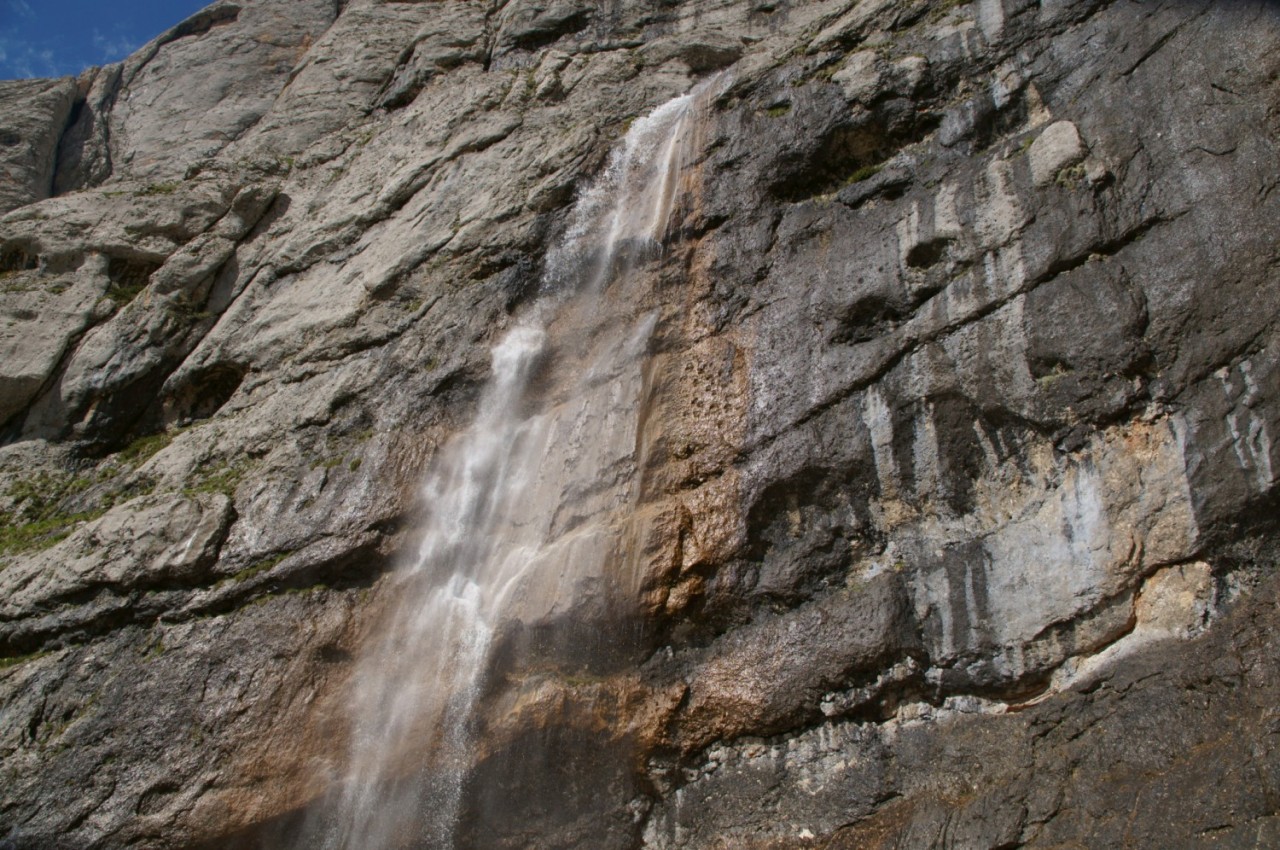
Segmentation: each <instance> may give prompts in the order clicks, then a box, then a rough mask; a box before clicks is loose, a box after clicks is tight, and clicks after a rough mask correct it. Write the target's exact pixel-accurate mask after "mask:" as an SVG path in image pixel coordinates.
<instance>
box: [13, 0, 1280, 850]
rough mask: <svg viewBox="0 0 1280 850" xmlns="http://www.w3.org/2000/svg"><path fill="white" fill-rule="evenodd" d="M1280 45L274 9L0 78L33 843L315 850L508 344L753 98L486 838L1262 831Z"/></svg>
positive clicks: (16, 542) (888, 22) (1105, 24)
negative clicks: (652, 183)
mask: <svg viewBox="0 0 1280 850" xmlns="http://www.w3.org/2000/svg"><path fill="white" fill-rule="evenodd" d="M1278 44H1280V14H1278V13H1277V11H1276V9H1275V7H1274V5H1273V4H1269V3H1264V2H1243V0H1242V2H1237V3H1208V2H1190V0H1188V2H1164V3H1144V4H1135V3H1124V2H1114V3H1113V2H1103V0H1059V2H1053V3H1049V2H1044V3H1030V2H1023V0H975V2H971V3H959V4H956V3H941V2H938V3H928V2H918V3H912V2H892V1H891V0H861V2H848V1H847V0H822V2H813V3H788V2H781V3H746V2H733V1H732V0H699V2H686V3H661V4H653V3H641V2H622V3H615V4H606V5H602V4H585V3H578V2H559V3H526V2H522V0H510V2H505V3H502V2H499V3H493V4H489V3H484V4H477V3H470V2H442V3H405V2H396V3H376V2H365V0H351V2H347V3H340V4H334V3H330V2H307V3H294V2H290V3H284V2H281V0H244V1H243V2H236V3H225V2H224V3H217V4H214V5H213V6H211V7H209V8H208V9H206V10H205V11H204V12H202V13H200V14H199V15H197V16H196V17H194V18H192V19H191V20H190V21H188V22H186V23H184V24H182V25H180V26H179V27H177V28H175V29H174V30H172V31H170V32H169V33H166V34H165V35H163V36H161V37H160V38H159V39H157V40H156V41H155V42H153V43H152V44H151V45H148V46H147V47H145V48H143V50H142V51H140V52H139V53H138V54H137V55H135V56H134V57H132V58H130V59H129V60H126V62H124V63H122V64H121V65H118V66H112V67H108V68H103V69H97V70H94V71H91V72H88V73H86V75H84V76H83V77H82V78H81V79H80V80H78V81H72V80H63V81H40V82H21V83H17V82H12V83H11V82H6V83H0V115H2V116H3V118H0V160H2V161H3V167H4V168H5V169H6V171H7V173H8V174H9V175H10V178H11V179H10V180H8V182H6V183H5V184H4V187H3V189H2V190H0V207H3V208H4V209H6V210H7V212H6V214H5V215H4V216H3V217H0V428H2V429H3V432H2V436H3V446H0V524H2V527H3V529H4V530H3V537H0V656H3V659H2V660H0V665H2V666H0V764H2V766H0V789H2V790H0V846H12V847H15V848H33V849H34V848H62V847H66V848H71V847H75V848H88V847H95V848H98V847H100V848H115V847H155V848H164V847H174V848H177V847H206V846H207V847H279V846H283V842H284V840H285V839H284V838H282V836H286V835H288V834H290V830H291V829H293V828H294V827H295V826H296V824H297V818H299V817H300V816H301V815H300V814H299V813H300V812H302V811H303V810H304V807H305V806H306V805H307V804H308V803H309V802H310V801H312V800H315V799H317V798H319V797H321V796H322V795H323V794H324V793H325V791H326V789H327V787H328V786H329V784H330V783H331V782H332V781H334V779H335V777H336V776H337V775H339V774H340V771H341V767H342V760H343V758H344V752H345V747H346V738H345V736H346V722H347V721H346V718H345V707H346V705H347V697H346V693H347V692H346V688H347V685H348V682H349V679H350V676H351V673H352V671H353V669H354V668H355V666H356V664H357V663H358V659H359V657H360V656H359V651H360V647H361V645H362V644H363V643H364V642H365V640H366V639H365V634H366V632H367V631H368V630H369V629H372V628H376V626H377V612H378V611H379V610H380V609H381V608H382V607H385V603H386V599H385V598H383V597H384V595H385V594H386V593H387V592H388V591H387V585H388V583H387V582H386V581H385V574H386V572H387V571H388V570H389V569H391V568H392V567H394V565H395V564H396V563H397V562H398V560H399V559H401V558H403V557H404V556H405V555H404V553H406V552H410V551H412V548H413V546H414V544H415V542H416V538H415V531H416V529H417V528H418V527H419V523H418V518H419V517H421V516H422V514H423V512H424V511H430V509H431V505H430V504H429V503H424V500H423V499H422V497H421V496H420V494H419V493H418V489H417V488H418V484H419V482H420V481H421V479H422V477H423V473H424V470H426V469H427V468H428V466H429V465H430V463H431V460H432V458H433V457H434V456H435V455H436V453H437V451H438V448H439V447H440V446H441V445H442V444H443V442H444V441H445V440H447V439H448V438H449V436H450V435H452V434H454V433H457V432H458V431H459V430H460V429H461V428H462V427H464V426H465V425H466V423H467V422H468V421H469V419H470V418H471V415H472V413H473V411H474V407H475V404H476V400H477V397H478V394H479V388H480V386H481V384H482V383H483V381H484V380H485V377H486V374H487V371H488V348H489V346H490V345H491V344H492V343H493V342H495V341H496V340H497V339H498V338H499V336H500V335H501V333H502V332H503V331H504V330H505V329H506V328H508V327H510V326H511V324H512V323H513V322H514V321H516V320H517V318H518V316H519V315H520V313H521V311H522V310H525V309H528V307H529V305H530V304H531V303H532V302H534V301H535V300H537V298H538V297H539V296H540V294H541V293H540V292H539V291H538V290H539V286H540V284H539V281H540V280H542V279H543V277H542V272H543V268H544V265H545V263H546V255H547V252H548V250H549V249H550V248H551V246H552V245H554V244H555V243H556V241H557V239H558V238H559V237H560V235H561V234H562V233H563V232H564V230H565V228H566V227H567V226H568V225H569V222H568V221H567V214H568V211H569V208H570V205H571V204H572V202H573V200H574V197H575V193H576V192H577V191H578V190H579V188H580V187H581V186H582V185H583V184H584V181H586V180H587V179H589V178H590V177H591V176H592V175H593V174H595V173H597V172H598V171H599V170H600V169H601V168H602V167H603V165H604V163H605V161H606V157H607V154H608V151H609V149H610V147H611V146H612V145H613V144H614V143H615V142H616V141H617V140H618V139H619V138H620V137H621V136H622V134H623V133H624V131H625V128H626V126H627V125H628V124H629V122H631V121H632V120H634V119H635V118H637V117H638V116H641V115H643V114H645V113H647V112H648V111H649V110H650V109H652V108H653V107H654V106H656V105H658V104H660V103H662V102H663V101H665V100H667V99H669V98H670V97H673V96H675V95H677V94H681V93H684V92H685V91H687V90H688V89H689V88H690V86H691V85H692V84H693V83H694V82H695V81H696V80H699V79H706V78H708V77H711V76H712V75H714V74H717V73H719V74H722V76H720V77H718V78H716V81H715V82H716V86H717V89H716V95H715V96H714V97H713V98H712V99H711V102H710V105H709V106H708V107H707V110H706V112H705V114H704V115H703V116H702V118H701V122H700V127H699V133H698V144H697V146H696V153H695V155H694V157H693V161H692V162H691V163H690V165H689V171H688V172H687V174H686V177H685V178H684V180H683V181H682V186H681V191H682V192H683V193H684V200H683V201H682V203H681V204H680V205H679V209H680V214H679V216H678V220H676V221H674V222H672V226H671V233H672V237H671V239H670V240H669V244H668V246H667V248H666V250H665V251H663V252H660V253H656V252H655V253H654V255H653V256H647V255H646V256H644V257H642V258H641V259H642V260H643V262H641V263H640V264H639V265H640V267H641V272H640V273H639V278H640V282H639V284H638V285H637V286H635V287H633V288H631V289H628V290H627V292H628V295H627V299H626V300H617V299H618V297H619V296H618V295H617V294H616V293H615V295H614V296H612V297H614V298H615V300H614V301H608V298H609V297H610V296H608V294H606V302H607V303H608V305H609V306H608V309H610V310H612V311H615V312H616V313H617V314H618V316H619V319H618V321H619V323H620V324H619V326H621V323H624V322H625V321H626V320H627V317H628V316H631V317H633V318H635V319H637V320H639V319H641V318H644V319H646V320H648V321H652V322H653V331H652V333H653V336H652V341H651V343H650V344H649V346H648V349H647V350H646V352H645V353H644V355H643V357H642V358H640V361H639V362H638V363H637V368H636V369H635V373H634V374H632V373H631V372H628V377H627V380H628V381H630V382H632V383H634V384H635V385H636V386H638V387H639V388H640V390H639V391H638V392H637V393H635V395H638V397H640V398H641V399H642V403H641V409H640V410H639V411H637V410H635V409H633V407H631V406H627V407H626V408H625V409H624V408H623V407H622V406H620V407H619V409H618V410H617V411H616V416H615V417H614V419H616V420H618V421H619V422H625V423H626V424H625V427H621V429H620V430H619V432H618V433H619V434H623V435H625V436H626V439H625V440H624V439H621V438H620V439H619V441H618V444H617V445H615V446H611V448H610V451H612V452H614V453H615V455H616V457H615V456H611V459H610V461H609V464H610V467H609V468H610V469H611V470H614V471H616V470H618V469H635V470H638V472H637V475H638V476H639V478H638V484H637V490H638V492H639V494H640V495H639V497H638V504H637V505H635V506H634V507H628V508H627V509H626V510H625V511H622V510H621V509H616V508H615V507H613V506H611V504H610V503H608V501H607V500H606V499H603V498H602V497H601V495H600V493H599V492H592V491H584V492H583V493H581V494H572V493H562V494H559V497H562V498H564V499H565V500H566V505H567V507H566V508H565V510H564V511H563V512H562V513H563V515H562V516H560V517H558V519H557V522H559V523H561V525H562V528H563V531H564V533H565V535H566V539H571V538H572V534H571V532H573V531H574V530H575V529H577V528H578V525H579V524H581V523H584V522H586V520H585V519H584V518H590V519H591V522H592V523H597V524H598V525H599V526H600V527H601V528H606V529H608V530H609V533H610V534H613V535H614V538H611V539H616V540H617V541H621V542H620V543H619V544H618V546H617V547H616V555H615V556H614V557H613V558H612V560H610V561H609V562H608V563H609V568H608V570H607V571H606V572H605V574H604V575H601V576H599V577H596V578H594V579H593V583H592V584H591V586H590V587H584V588H583V589H582V591H583V592H582V593H581V595H580V601H579V602H578V604H577V605H576V607H571V608H569V609H568V610H563V609H561V608H554V609H553V610H551V611H549V612H548V611H547V610H545V608H543V609H540V608H539V606H538V604H537V600H536V599H533V600H531V601H530V602H529V603H528V606H527V608H528V610H530V611H538V612H539V613H537V614H531V615H529V617H530V619H529V620H527V621H521V622H512V623H511V624H509V625H508V626H507V628H506V630H505V631H504V632H503V633H502V634H501V635H500V636H499V639H498V640H497V642H496V645H497V646H498V647H499V650H498V651H496V652H495V653H494V655H493V658H492V660H491V669H490V670H489V673H488V677H487V680H486V685H485V689H484V693H483V696H482V700H481V710H480V712H479V714H478V716H477V717H476V719H475V724H476V727H477V729H478V730H479V737H478V740H479V741H480V745H479V746H478V747H477V752H476V753H475V759H476V761H475V764H474V766H473V767H472V769H471V771H470V773H469V778H468V781H467V784H466V787H465V789H464V799H463V816H462V821H461V824H460V827H459V832H458V836H457V844H458V846H460V847H477V848H480V847H484V848H494V847H544V848H553V847H566V848H567V847H600V848H613V847H617V848H635V847H652V848H668V847H670V848H675V847H680V848H702V847H705V848H714V847H735V848H779V850H780V848H818V847H821V848H833V850H834V848H852V847H859V848H861V847H886V848H887V847H957V848H960V847H1021V846H1028V847H1039V846H1044V847H1051V846H1086V845H1088V846H1101V845H1105V846H1143V847H1177V846H1186V847H1193V846H1195V847H1200V846H1221V847H1255V846H1268V845H1270V844H1273V843H1276V842H1280V821H1277V814H1276V806H1275V802H1274V801H1275V800H1276V799H1277V793H1278V792H1280V789H1278V788H1277V782H1280V777H1278V776H1277V769H1276V765H1277V764H1280V761H1278V760H1277V754H1276V753H1275V752H1274V749H1275V747H1274V742H1273V739H1274V738H1275V735H1274V732H1275V729H1274V727H1275V716H1274V715H1275V710H1274V705H1275V703H1276V696H1277V695H1276V694H1275V693H1274V690H1275V688H1276V684H1275V683H1276V682H1277V681H1280V670H1276V669H1275V668H1276V665H1277V660H1276V659H1277V658H1280V653H1278V652H1277V647H1276V646H1274V644H1275V640H1276V638H1275V636H1276V635H1277V634H1280V628H1278V627H1280V623H1276V622H1274V621H1275V620H1276V610H1275V599H1276V594H1277V586H1276V581H1275V578H1274V576H1273V573H1274V565H1275V563H1276V557H1277V552H1276V544H1275V540H1276V528H1275V517H1276V510H1277V490H1276V477H1277V476H1276V471H1275V470H1277V469H1280V457H1277V453H1276V449H1275V448H1274V447H1273V444H1272V441H1271V436H1270V434H1271V432H1272V431H1273V430H1275V429H1276V428H1278V427H1280V378H1278V376H1280V343H1277V340H1278V339H1280V335H1278V334H1277V328H1276V322H1277V309H1278V307H1280V289H1278V288H1277V282H1276V279H1275V274H1274V268H1275V264H1276V259H1277V257H1276V245H1277V227H1278V225H1277V222H1278V221H1280V215H1278V213H1280V210H1277V206H1276V205H1277V201H1276V199H1275V196H1274V192H1273V189H1274V187H1275V185H1276V183H1277V180H1278V179H1280V177H1278V174H1277V168H1276V162H1277V161H1278V160H1277V155H1276V149H1275V138H1276V132H1275V130H1276V110H1277V103H1280V100H1278V98H1280V93H1278V91H1277V84H1276V77H1277V72H1278V71H1280V59H1278V58H1277V57H1280V50H1277V49H1276V48H1277V45H1278ZM568 321H569V320H568V319H565V320H563V321H562V324H564V323H567V322H568ZM556 328H557V326H556V325H555V324H554V323H553V324H552V325H551V327H550V332H551V333H556ZM571 366H572V364H571V363H551V364H549V365H548V366H547V367H546V368H547V369H549V370H554V369H563V368H571ZM550 385H551V383H550V382H547V386H550ZM535 388H536V387H535ZM600 392H602V393H603V392H604V390H600ZM561 401H562V400H556V399H551V402H553V403H557V404H559V403H561ZM565 421H566V422H571V421H572V419H571V417H566V419H565ZM565 427H566V428H568V425H566V426H565ZM583 427H586V426H583ZM566 434H567V435H568V436H566V437H565V440H566V441H568V440H570V439H571V438H572V434H571V433H570V431H566ZM557 451H560V452H562V453H564V454H565V460H564V463H569V462H570V460H569V457H570V454H571V452H570V451H569V449H568V448H566V447H565V446H559V447H557ZM575 499H578V500H579V502H580V504H578V506H577V507H576V508H575V507H573V502H574V500H575ZM563 551H564V552H566V553H568V554H566V557H573V554H572V553H573V551H574V550H573V548H572V546H569V545H567V544H566V548H565V549H564V550H563ZM516 800H518V801H519V804H518V805H517V804H514V803H513V802H512V801H516ZM1171 813H1176V815H1172V816H1171Z"/></svg>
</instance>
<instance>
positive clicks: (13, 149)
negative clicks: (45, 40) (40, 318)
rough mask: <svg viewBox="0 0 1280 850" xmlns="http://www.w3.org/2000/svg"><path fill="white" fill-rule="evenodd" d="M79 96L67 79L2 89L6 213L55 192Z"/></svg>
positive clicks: (0, 200)
mask: <svg viewBox="0 0 1280 850" xmlns="http://www.w3.org/2000/svg"><path fill="white" fill-rule="evenodd" d="M76 94H77V92H76V86H75V81H74V80H71V79H66V78H64V79H61V80H14V81H8V82H5V83H3V84H0V115H3V116H4V117H3V118H0V169H3V171H4V175H5V177H4V182H3V184H0V214H3V213H6V212H8V211H9V210H11V209H14V208H15V207H21V206H25V205H26V204H30V203H33V202H34V201H39V200H43V199H44V198H47V197H49V195H50V194H51V193H52V191H53V177H54V165H55V164H56V162H57V158H58V140H59V139H60V138H61V137H62V131H63V128H64V127H65V126H66V123H67V117H68V116H69V115H70V114H71V107H72V105H73V104H74V103H75V98H76ZM6 271H7V269H6Z"/></svg>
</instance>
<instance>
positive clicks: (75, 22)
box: [0, 0, 212, 80]
mask: <svg viewBox="0 0 1280 850" xmlns="http://www.w3.org/2000/svg"><path fill="white" fill-rule="evenodd" d="M210 2H212V0H117V2H114V3H111V2H103V0H0V79H4V80H11V79H14V78H18V77H60V76H64V75H68V74H70V75H75V74H79V73H80V72H81V71H83V70H84V69H85V68H88V67H89V66H90V65H105V64H106V63H108V62H115V61H117V60H119V59H123V58H124V57H126V56H128V55H129V54H130V53H132V52H133V51H135V50H137V49H138V48H139V47H141V46H142V45H144V44H146V43H147V42H148V41H150V40H151V39H153V38H155V37H156V36H157V35H159V34H160V33H162V32H164V31H165V30H167V29H168V28H169V27H171V26H173V25H174V24H176V23H179V22H180V21H183V20H185V19H186V18H188V17H190V16H191V15H192V14H193V13H195V12H197V11H199V10H200V9H203V8H204V7H205V6H207V5H208V4H209V3H210Z"/></svg>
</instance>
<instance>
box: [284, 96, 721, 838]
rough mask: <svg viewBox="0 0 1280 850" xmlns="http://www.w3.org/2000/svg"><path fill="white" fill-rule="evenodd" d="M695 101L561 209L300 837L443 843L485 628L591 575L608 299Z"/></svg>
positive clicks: (654, 221) (461, 773) (630, 446)
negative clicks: (564, 222)
mask: <svg viewBox="0 0 1280 850" xmlns="http://www.w3.org/2000/svg"><path fill="white" fill-rule="evenodd" d="M700 89H705V85H704V86H702V87H700ZM698 103H699V89H695V91H694V93H691V94H686V95H684V96H682V97H678V98H675V99H674V100H671V101H669V102H668V103H666V104H664V105H662V106H660V107H659V108H657V109H656V110H655V111H653V112H652V113H651V114H650V115H648V116H646V117H644V118H641V119H638V120H636V121H635V122H634V123H633V124H632V125H631V126H630V128H629V129H628V131H627V133H626V135H625V138H624V139H623V141H622V143H621V145H619V146H618V147H617V148H616V149H615V150H614V151H613V153H612V155H611V157H610V159H609V162H608V164H607V166H606V168H605V169H604V171H603V173H602V174H600V175H599V176H598V177H597V178H596V180H595V181H594V182H593V183H592V184H591V185H590V186H589V187H588V188H587V189H586V190H585V191H584V192H582V193H581V194H580V196H579V198H578V200H577V202H576V204H575V206H574V208H573V210H572V211H571V214H570V217H569V223H568V228H567V230H566V233H565V235H564V237H563V238H562V239H561V240H560V242H559V243H558V244H557V245H556V246H555V248H554V249H553V250H552V251H551V252H550V253H549V255H548V257H547V262H546V272H545V275H544V278H543V281H542V288H541V293H540V296H539V299H538V301H537V303H535V304H533V305H532V306H531V307H530V309H528V310H527V311H526V314H525V315H523V316H522V317H521V318H520V319H519V320H518V322H517V323H516V324H515V325H514V327H513V328H512V329H511V330H509V331H508V332H507V333H506V334H505V335H504V336H503V338H502V339H501V341H500V342H499V343H498V344H497V345H496V346H495V347H494V348H493V350H492V375H491V378H490V379H489V382H488V384H487V386H486V387H485V389H484V390H483V393H482V396H481V399H480V402H479V409H478V411H477V414H476V417H475V420H474V422H472V424H471V425H470V426H469V427H468V428H467V429H466V430H465V431H463V432H462V433H460V434H459V435H457V436H456V437H455V438H454V439H453V440H452V441H451V442H449V443H448V444H446V445H445V446H444V447H443V448H442V449H441V450H440V452H439V453H438V454H437V458H436V460H435V461H434V463H433V465H432V468H431V470H430V472H429V473H428V476H427V479H426V481H425V483H424V485H423V495H424V503H425V505H426V511H427V516H426V518H425V525H424V528H423V536H422V541H421V544H420V547H419V549H418V551H417V556H416V558H414V559H413V560H412V561H411V562H408V563H406V564H404V565H403V567H402V568H401V569H400V570H398V571H397V572H396V574H395V575H393V576H392V577H391V578H390V579H389V582H390V584H391V586H390V587H388V588H385V589H384V592H385V593H386V594H387V595H388V596H389V597H390V598H391V599H393V600H394V602H393V603H392V604H391V605H390V606H389V609H388V611H387V613H386V615H385V616H384V618H383V620H382V621H381V622H380V624H379V632H378V634H377V635H376V636H375V637H374V638H373V639H372V641H371V643H372V645H371V646H369V647H368V648H367V650H366V651H365V652H364V653H363V655H362V657H361V658H360V659H359V663H358V667H357V672H356V674H355V676H354V697H353V702H352V716H353V729H352V736H351V744H350V751H349V757H348V765H347V769H346V774H345V776H344V777H343V778H342V779H341V780H340V781H338V782H337V783H336V784H335V787H336V788H337V789H338V790H336V791H335V792H333V793H332V794H331V795H330V796H329V797H328V798H327V799H325V800H322V801H320V803H318V804H317V805H315V806H313V807H312V810H311V811H309V813H308V815H307V820H306V823H305V824H304V826H303V828H302V835H300V836H297V837H296V840H295V842H294V843H295V846H296V847H298V848H301V847H303V846H306V847H309V848H310V847H323V848H334V850H337V849H338V848H343V850H391V848H406V847H430V848H448V847H451V846H453V834H454V831H455V827H456V824H457V820H458V817H459V810H460V805H461V800H462V795H463V786H464V781H465V779H466V776H467V773H468V770H469V768H470V767H471V765H472V764H473V762H474V752H473V750H474V743H475V742H474V741H473V734H472V733H473V729H472V723H473V715H474V710H475V707H476V702H477V699H478V696H479V694H480V692H481V689H482V687H483V686H484V685H485V682H484V671H485V669H486V663H487V660H488V658H489V655H490V652H491V650H492V648H493V643H494V641H495V638H496V636H497V635H498V634H499V632H500V630H501V628H502V627H503V626H504V624H510V623H512V622H520V623H538V622H540V621H545V620H547V619H548V618H550V617H553V616H557V615H563V614H564V613H565V612H566V611H567V610H569V608H570V606H571V605H572V604H573V602H574V598H575V594H578V593H580V592H582V589H583V587H585V586H587V585H592V583H593V581H595V580H598V579H600V578H602V577H603V576H605V575H606V574H607V569H608V563H607V560H608V558H609V554H608V553H609V552H610V551H614V552H616V551H617V545H618V542H617V540H611V539H610V531H609V530H608V526H607V523H601V522H595V521H593V517H597V516H599V515H601V514H602V513H608V512H611V511H612V512H616V511H618V510H619V509H622V510H625V509H626V507H627V505H628V503H630V504H634V501H635V499H636V496H637V487H638V485H637V481H638V479H639V476H638V475H636V474H634V473H635V471H636V469H637V467H638V465H639V464H640V462H641V459H640V458H638V457H637V448H636V447H637V445H639V442H640V441H639V440H638V436H639V435H638V429H639V421H638V420H639V409H640V406H641V404H642V396H643V393H644V379H643V375H642V371H643V370H642V365H643V361H644V359H645V354H646V351H647V348H648V346H649V342H650V337H651V335H652V333H653V330H654V327H655V323H656V314H652V313H651V314H648V315H642V316H640V317H639V318H638V319H637V318H636V317H635V316H634V315H632V313H634V310H628V311H624V312H623V315H625V318H620V317H619V315H616V313H618V311H610V310H608V309H604V308H602V304H603V301H604V293H606V292H608V291H609V289H610V288H611V287H614V286H615V284H616V283H617V282H618V281H621V280H623V279H625V278H626V277H628V276H629V274H630V271H631V270H632V269H634V268H637V267H638V265H639V264H641V263H643V262H644V261H645V260H646V259H648V258H651V257H652V256H653V255H654V253H655V252H658V251H661V249H662V246H663V244H664V242H665V240H666V238H667V236H668V234H667V230H668V227H669V222H670V221H671V220H672V217H673V209H674V207H675V205H676V203H677V200H678V198H679V196H680V195H681V191H680V180H681V175H682V169H683V165H684V161H685V158H686V157H687V155H688V153H689V151H690V149H691V147H692V133H693V129H694V123H695V112H696V111H697V110H696V108H695V107H696V105H697V104H698ZM615 300H616V299H615ZM548 375H550V376H551V377H550V378H548V377H547V376H548ZM535 378H536V381H537V392H532V391H531V382H532V381H534V380H535ZM615 536H616V535H615Z"/></svg>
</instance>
